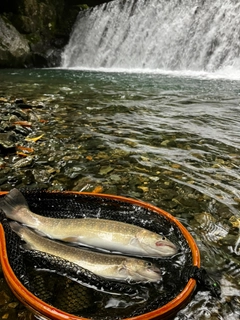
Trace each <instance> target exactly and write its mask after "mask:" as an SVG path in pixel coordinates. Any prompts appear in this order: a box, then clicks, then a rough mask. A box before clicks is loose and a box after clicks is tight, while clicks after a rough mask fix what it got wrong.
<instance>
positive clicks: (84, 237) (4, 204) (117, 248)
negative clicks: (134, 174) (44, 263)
mask: <svg viewBox="0 0 240 320" xmlns="http://www.w3.org/2000/svg"><path fill="white" fill-rule="evenodd" d="M0 208H1V209H2V210H3V211H4V213H5V215H6V216H7V217H8V218H9V219H12V220H15V221H18V222H20V223H22V224H24V225H26V226H28V227H30V228H33V229H34V230H35V231H37V232H39V233H40V234H41V235H45V236H47V237H49V238H52V239H58V240H61V241H65V242H72V243H76V244H79V245H84V246H90V247H95V248H98V249H102V250H108V251H112V252H119V253H123V254H128V255H133V256H142V257H153V258H161V257H168V256H172V255H174V254H176V253H177V251H178V248H177V246H176V245H175V244H174V243H172V242H171V241H170V240H168V239H167V237H165V236H163V235H159V234H157V233H155V232H152V231H150V230H147V229H145V228H142V227H139V226H136V225H133V224H128V223H124V222H120V221H115V220H107V219H100V218H76V219H69V218H66V219H57V218H50V217H44V216H41V215H38V214H35V213H33V212H32V211H30V209H29V206H28V204H27V201H26V199H25V198H24V196H23V194H22V193H21V192H20V191H19V190H18V189H16V188H14V189H12V190H11V191H10V192H9V193H8V194H7V195H6V196H5V197H4V198H3V199H2V201H1V202H0Z"/></svg>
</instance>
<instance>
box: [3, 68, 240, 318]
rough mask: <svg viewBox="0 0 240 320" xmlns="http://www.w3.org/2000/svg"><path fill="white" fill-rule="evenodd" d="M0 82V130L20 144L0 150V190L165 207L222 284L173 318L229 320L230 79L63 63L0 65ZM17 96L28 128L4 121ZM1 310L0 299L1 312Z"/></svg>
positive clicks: (233, 284) (236, 292)
mask: <svg viewBox="0 0 240 320" xmlns="http://www.w3.org/2000/svg"><path fill="white" fill-rule="evenodd" d="M0 79H1V81H0V99H1V100H0V103H1V106H0V107H1V109H0V117H1V127H0V128H1V131H2V132H3V131H4V130H5V129H6V128H7V126H8V128H7V129H8V130H11V128H10V124H12V126H13V128H14V130H15V133H16V137H15V139H18V141H17V145H18V147H20V148H12V149H11V148H7V147H6V146H5V147H2V149H1V151H0V152H1V153H0V190H2V191H3V190H10V189H11V188H13V187H17V188H21V187H24V186H27V187H29V188H47V189H48V190H76V191H82V190H84V191H94V192H103V193H110V194H116V195H123V196H129V197H132V198H137V199H140V200H143V201H146V202H150V203H152V204H154V205H156V206H158V207H160V208H162V209H164V210H166V211H168V212H169V213H171V214H172V215H174V216H175V217H177V218H178V219H179V220H180V221H181V222H182V223H183V225H184V226H186V227H187V229H188V230H189V232H190V233H191V234H192V236H193V237H194V238H195V240H196V242H197V244H198V246H199V249H200V251H201V261H202V266H203V267H204V268H206V269H207V270H208V271H209V273H212V274H214V275H215V276H216V277H217V279H218V280H219V281H220V283H221V287H222V296H221V299H216V298H214V297H211V295H210V293H209V292H205V291H199V292H196V294H195V295H194V297H193V299H192V301H191V302H190V303H189V304H188V306H187V307H186V308H185V309H184V310H182V311H180V312H179V313H178V315H177V316H176V317H175V320H178V319H179V320H180V319H228V320H235V319H238V318H239V316H240V298H239V297H240V259H239V256H240V233H239V230H240V214H239V208H240V180H239V178H240V172H239V164H240V147H239V146H240V130H239V128H240V118H239V111H240V81H239V80H231V79H224V78H215V77H212V76H210V75H208V74H186V73H185V74H184V73H174V72H172V73H165V74H161V73H158V74H157V73H155V74H154V73H129V72H103V71H87V70H85V71H81V70H61V69H53V70H1V72H0ZM16 99H23V100H24V103H25V107H24V108H22V109H21V110H22V111H21V112H23V114H25V116H26V121H29V122H31V125H29V126H23V125H21V124H20V125H19V124H18V125H17V126H16V125H15V127H14V121H15V122H16V119H15V118H11V117H13V116H15V117H20V114H19V112H18V113H17V112H12V113H11V110H13V109H11V108H10V106H11V105H13V102H14V101H15V100H16ZM10 103H11V104H10ZM27 105H29V106H30V107H27ZM4 128H5V129H4ZM5 131H6V130H5ZM20 137H21V139H20ZM29 138H30V139H29ZM31 138H35V141H34V139H32V140H31ZM19 139H20V141H19ZM13 140H14V139H13ZM14 143H15V144H16V142H14ZM21 147H24V148H25V149H23V148H22V149H21ZM26 148H28V149H26ZM1 280H2V279H1ZM2 281H3V280H2ZM1 283H3V282H1ZM2 286H3V285H2ZM4 288H5V287H4ZM2 290H5V289H2ZM6 290H7V289H6ZM0 291H1V289H0ZM8 303H12V302H11V301H10V300H9V301H8ZM4 308H5V309H4ZM6 308H7V307H6V306H5V304H4V303H2V302H1V301H0V314H1V316H4V314H6V313H7V312H8V311H7V310H8V309H6ZM22 312H23V311H22ZM24 317H25V314H24V316H23V318H24ZM26 317H27V316H26ZM26 317H25V318H26ZM20 318H21V317H20V316H19V319H20ZM25 318H24V319H25Z"/></svg>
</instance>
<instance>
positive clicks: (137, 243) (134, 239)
mask: <svg viewBox="0 0 240 320" xmlns="http://www.w3.org/2000/svg"><path fill="white" fill-rule="evenodd" d="M129 244H130V245H131V246H137V245H139V240H138V238H136V237H134V238H132V239H131V240H130V242H129Z"/></svg>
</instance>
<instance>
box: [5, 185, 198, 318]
mask: <svg viewBox="0 0 240 320" xmlns="http://www.w3.org/2000/svg"><path fill="white" fill-rule="evenodd" d="M21 191H22V193H23V195H24V197H25V198H26V200H27V202H28V204H29V208H30V210H32V211H33V212H35V213H37V214H40V215H43V216H47V217H54V218H63V219H64V218H84V217H92V218H102V219H111V220H117V221H121V222H125V223H132V224H135V225H138V226H140V227H144V228H146V229H149V230H151V231H154V232H157V233H163V234H164V235H166V236H167V237H168V238H169V240H171V241H172V242H173V243H175V244H176V245H177V246H178V247H179V251H178V253H177V254H176V255H174V256H172V257H168V258H164V259H161V258H158V259H156V258H149V259H148V260H150V261H154V263H155V264H157V265H158V266H159V268H160V269H161V270H162V277H163V280H162V281H161V282H160V283H144V284H142V283H123V282H117V281H113V280H106V279H103V278H101V277H99V276H96V275H94V274H92V273H91V272H90V271H87V270H85V269H83V268H81V267H79V266H77V265H75V264H74V263H70V262H68V261H66V260H63V259H61V258H59V257H56V256H52V255H49V254H46V253H42V252H39V251H33V250H27V249H24V248H23V247H22V246H21V240H20V238H19V237H18V236H17V235H16V234H15V233H14V232H13V231H12V230H11V228H10V226H9V223H8V220H7V219H6V218H5V217H4V214H3V213H1V223H2V225H3V228H4V232H5V238H6V246H7V254H8V259H9V263H10V265H11V267H12V269H13V271H14V273H15V275H16V276H17V278H18V279H19V280H20V282H21V283H22V284H23V285H24V286H25V287H26V288H27V289H28V290H29V291H31V292H32V293H33V294H34V295H35V296H37V297H38V298H40V299H41V300H43V301H45V302H46V303H48V304H50V305H53V306H54V307H56V308H58V309H61V310H63V311H65V312H68V313H71V314H74V315H77V316H82V317H87V318H92V317H94V319H116V314H117V316H118V317H119V318H121V319H122V318H125V317H133V316H137V315H139V314H144V313H146V312H150V311H153V310H155V309H157V308H160V307H161V306H163V305H165V304H166V303H168V302H169V301H171V300H172V299H173V298H175V297H176V296H177V295H178V294H179V293H180V292H181V291H182V290H183V288H184V287H185V286H186V284H187V282H188V279H189V276H188V272H187V270H188V269H189V266H192V254H191V250H190V248H189V246H188V243H187V241H186V239H185V238H184V236H183V235H182V233H181V231H180V230H179V229H178V228H177V226H176V225H174V224H173V223H172V222H171V221H170V220H168V219H167V218H166V217H164V216H162V215H160V214H158V213H157V212H154V211H153V210H150V209H148V208H145V207H143V206H140V205H136V204H132V203H128V202H124V201H120V200H115V199H109V198H105V197H96V196H94V195H93V196H91V195H86V194H85V195H84V194H72V193H64V192H63V193H51V192H48V191H39V190H26V189H24V190H21ZM186 275H187V276H186Z"/></svg>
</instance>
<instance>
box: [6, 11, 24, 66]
mask: <svg viewBox="0 0 240 320" xmlns="http://www.w3.org/2000/svg"><path fill="white" fill-rule="evenodd" d="M29 59H30V47H29V44H28V41H27V40H26V38H25V37H24V36H23V35H21V34H20V33H19V32H18V31H17V29H16V28H15V27H14V26H13V25H12V24H11V23H10V22H9V21H8V19H7V18H5V17H1V16H0V68H2V67H5V66H8V67H10V68H19V67H20V68H21V67H23V66H24V65H26V64H28V60H29Z"/></svg>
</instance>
